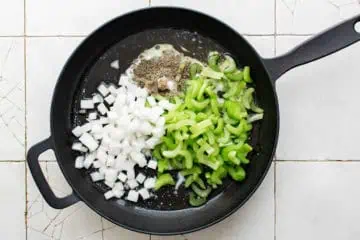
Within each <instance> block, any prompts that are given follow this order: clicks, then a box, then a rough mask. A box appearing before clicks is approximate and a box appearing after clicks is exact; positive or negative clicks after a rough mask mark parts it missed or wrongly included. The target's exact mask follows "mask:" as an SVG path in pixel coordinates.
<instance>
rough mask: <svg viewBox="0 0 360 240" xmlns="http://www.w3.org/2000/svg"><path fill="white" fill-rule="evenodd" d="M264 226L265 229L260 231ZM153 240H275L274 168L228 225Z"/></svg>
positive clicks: (226, 220) (153, 237)
mask: <svg viewBox="0 0 360 240" xmlns="http://www.w3.org/2000/svg"><path fill="white" fill-rule="evenodd" d="M259 226H261V227H259ZM151 239H152V240H186V239H189V240H195V239H196V240H219V239H221V240H237V239H242V240H254V239H259V240H273V239H274V167H273V166H272V167H271V168H270V170H269V172H268V174H267V176H266V178H265V180H264V182H263V183H262V184H261V186H260V187H259V189H258V190H257V191H256V192H255V194H254V195H253V196H252V197H251V198H250V199H249V201H248V202H247V203H246V204H245V205H244V206H243V207H242V208H240V209H239V210H238V211H237V212H235V213H234V214H233V215H231V216H230V217H228V218H227V219H225V220H224V221H222V222H220V223H218V224H216V225H214V226H212V227H210V228H207V229H204V230H201V231H199V232H195V233H191V234H187V235H185V236H174V237H158V236H151Z"/></svg>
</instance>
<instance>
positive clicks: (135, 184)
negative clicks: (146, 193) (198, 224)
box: [127, 179, 139, 189]
mask: <svg viewBox="0 0 360 240" xmlns="http://www.w3.org/2000/svg"><path fill="white" fill-rule="evenodd" d="M127 185H128V186H129V188H130V189H134V188H137V187H138V186H139V183H138V182H137V181H136V180H135V179H131V180H129V181H127Z"/></svg>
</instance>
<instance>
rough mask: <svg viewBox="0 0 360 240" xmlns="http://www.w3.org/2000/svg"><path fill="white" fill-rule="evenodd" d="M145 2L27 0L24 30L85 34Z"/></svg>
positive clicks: (34, 33) (141, 0) (40, 33)
mask: <svg viewBox="0 0 360 240" xmlns="http://www.w3.org/2000/svg"><path fill="white" fill-rule="evenodd" d="M148 6H149V1H148V0H120V1H119V0H104V1H97V0H77V1H72V0H63V1H48V0H27V1H26V31H27V32H26V33H27V35H86V34H89V33H90V32H92V31H94V30H95V29H96V28H98V27H100V26H101V25H102V24H103V23H105V22H107V21H109V20H110V19H112V18H115V17H117V16H119V15H121V14H123V13H126V12H129V11H133V10H135V9H138V8H144V7H148ZM39 9H41V11H39Z"/></svg>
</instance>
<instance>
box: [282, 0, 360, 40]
mask: <svg viewBox="0 0 360 240" xmlns="http://www.w3.org/2000/svg"><path fill="white" fill-rule="evenodd" d="M276 1H277V2H276V30H277V33H280V34H313V33H318V32H320V31H322V30H324V29H326V28H329V27H331V26H333V25H335V24H336V23H338V22H341V21H343V20H345V19H348V18H350V17H352V16H355V15H357V14H359V12H360V4H359V2H358V1H357V0H301V1H298V0H276Z"/></svg>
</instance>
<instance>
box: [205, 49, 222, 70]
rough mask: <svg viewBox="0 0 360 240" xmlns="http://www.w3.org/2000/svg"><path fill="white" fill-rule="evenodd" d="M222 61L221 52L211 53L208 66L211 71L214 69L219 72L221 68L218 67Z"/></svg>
mask: <svg viewBox="0 0 360 240" xmlns="http://www.w3.org/2000/svg"><path fill="white" fill-rule="evenodd" d="M219 59H220V54H219V52H216V51H214V52H210V53H209V56H208V65H209V67H210V68H211V69H213V70H214V71H219V67H218V61H219Z"/></svg>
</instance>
